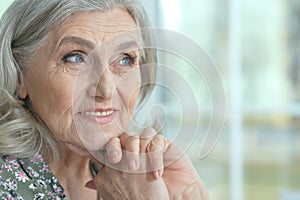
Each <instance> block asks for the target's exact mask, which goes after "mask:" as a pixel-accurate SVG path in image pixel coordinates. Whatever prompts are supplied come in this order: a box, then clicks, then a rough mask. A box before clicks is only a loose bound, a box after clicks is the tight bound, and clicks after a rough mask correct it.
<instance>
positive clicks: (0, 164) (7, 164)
mask: <svg viewBox="0 0 300 200" xmlns="http://www.w3.org/2000/svg"><path fill="white" fill-rule="evenodd" d="M22 171H23V170H22V168H21V166H20V165H19V163H18V161H17V159H16V158H14V157H10V156H3V155H0V197H1V198H5V199H23V198H22V197H21V196H20V195H19V194H18V189H19V188H18V180H20V181H22V180H23V181H25V182H26V180H27V179H28V178H27V177H26V176H22ZM22 177H23V178H22Z"/></svg>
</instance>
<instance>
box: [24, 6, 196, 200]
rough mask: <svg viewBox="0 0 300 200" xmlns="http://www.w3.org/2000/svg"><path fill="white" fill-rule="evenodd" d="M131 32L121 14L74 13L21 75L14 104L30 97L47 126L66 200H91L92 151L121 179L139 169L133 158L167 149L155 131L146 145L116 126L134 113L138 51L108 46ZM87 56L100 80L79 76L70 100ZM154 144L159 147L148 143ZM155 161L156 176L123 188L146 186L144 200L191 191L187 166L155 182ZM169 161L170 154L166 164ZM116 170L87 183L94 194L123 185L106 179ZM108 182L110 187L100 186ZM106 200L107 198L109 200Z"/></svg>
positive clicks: (86, 64)
mask: <svg viewBox="0 0 300 200" xmlns="http://www.w3.org/2000/svg"><path fill="white" fill-rule="evenodd" d="M136 28H137V26H136V24H135V22H134V20H133V19H132V18H131V16H130V15H129V14H128V12H127V11H125V10H124V9H114V10H112V11H108V12H104V13H103V12H98V11H93V12H82V13H77V14H74V15H72V16H71V17H69V18H68V19H67V20H66V21H65V22H64V23H62V24H60V25H59V26H57V27H55V28H54V29H53V30H52V31H51V32H50V37H49V39H48V40H47V41H45V42H43V43H42V44H41V46H40V47H39V48H38V50H37V52H36V53H35V54H34V56H33V58H32V60H31V61H30V63H29V65H28V66H27V68H26V69H24V70H23V77H22V78H21V83H20V85H19V88H18V93H19V96H20V98H26V97H29V99H30V101H31V104H32V107H33V109H34V110H35V112H36V113H37V114H38V115H39V117H40V118H41V119H42V120H43V122H44V123H45V124H46V125H47V127H48V128H49V130H50V131H51V133H52V134H53V137H54V138H55V139H56V140H58V141H59V142H60V143H62V144H63V146H64V147H65V148H64V153H65V155H67V156H64V157H63V158H64V159H63V160H61V161H60V162H56V163H54V162H53V161H52V159H51V158H50V157H49V158H46V161H47V163H48V164H49V166H50V169H51V170H52V172H53V174H54V175H55V176H56V177H57V179H58V181H59V182H60V183H61V185H62V186H63V188H64V189H65V194H66V195H67V197H68V199H76V200H77V199H78V200H80V199H82V200H85V199H97V198H98V197H97V192H96V190H94V189H90V188H89V187H87V183H90V181H91V180H93V176H92V174H91V172H90V168H89V160H90V159H91V158H92V157H93V156H91V154H90V153H91V152H93V151H98V152H99V151H101V152H104V154H105V155H104V157H106V158H107V159H108V161H109V163H112V164H114V166H118V165H121V164H122V166H121V167H118V168H116V169H119V170H123V169H124V170H125V171H127V172H124V173H129V171H130V172H134V171H136V170H137V169H138V168H139V167H140V162H139V157H138V153H139V152H144V153H149V152H157V151H159V150H160V152H161V153H163V152H165V154H164V155H166V156H168V154H167V153H166V152H168V149H170V148H169V146H170V143H169V142H168V141H167V140H165V139H164V138H163V137H158V136H156V133H155V132H153V133H151V134H150V135H148V136H147V139H142V138H139V137H134V136H130V135H129V134H127V133H125V132H124V129H126V128H124V129H122V128H120V127H119V125H120V124H121V125H122V126H124V127H126V126H127V125H128V124H127V123H129V121H130V120H129V119H127V118H130V115H131V114H132V112H133V109H134V106H135V104H136V99H137V96H138V93H139V88H140V85H141V78H140V73H139V65H138V63H139V61H138V59H139V52H138V51H137V50H135V49H136V48H137V47H136V46H134V44H132V45H133V46H132V47H128V48H126V49H122V50H121V51H119V50H118V51H114V49H118V47H119V46H118V45H120V44H118V43H116V44H115V43H114V42H112V43H110V42H109V40H110V39H111V38H113V37H115V36H117V35H119V34H120V33H124V32H127V31H131V30H134V29H136ZM112 41H113V40H112ZM122 41H123V40H121V42H122ZM123 42H124V43H126V42H128V41H123ZM104 43H109V51H108V50H106V51H101V50H99V52H98V48H96V47H97V46H99V44H104ZM94 52H96V53H94ZM91 54H93V55H95V56H96V57H95V59H96V60H97V62H96V63H97V67H99V68H97V69H98V70H100V71H101V73H99V74H97V73H96V75H99V76H98V77H99V78H97V79H95V80H93V79H90V78H91V77H92V75H93V72H91V73H90V75H91V76H90V77H84V76H83V79H82V80H83V82H82V83H80V86H81V87H79V88H78V89H77V88H76V89H77V90H78V91H76V93H77V94H80V95H74V93H73V91H74V90H73V88H74V84H75V81H76V78H78V73H79V72H80V71H81V69H85V68H88V67H90V66H89V64H90V62H89V56H88V55H91ZM87 74H89V73H87ZM79 76H80V75H79ZM85 78H86V79H85ZM98 79H99V80H98ZM87 80H89V81H87ZM90 80H92V81H90ZM122 82H123V83H122ZM124 83H126V84H124ZM125 85H126V87H125ZM104 111H106V112H104ZM100 112H102V114H100ZM76 123H77V124H76ZM78 124H79V125H78ZM81 125H86V127H87V128H86V129H84V127H85V126H83V128H82V126H81ZM95 127H96V130H101V131H100V133H101V134H100V133H99V132H97V131H95V132H93V130H92V129H95ZM85 130H86V131H85ZM90 130H92V131H90ZM146 132H147V131H146ZM84 136H88V137H86V138H87V139H86V140H85V139H84V138H85V137H84ZM156 140H157V141H163V142H155V141H156ZM153 144H156V145H153ZM150 147H151V148H150ZM121 149H123V150H125V151H123V152H125V154H126V155H124V153H122V151H121ZM102 150H104V151H102ZM61 153H62V154H63V152H61ZM155 156H157V159H156V158H152V160H153V162H152V163H151V165H152V167H151V169H155V170H154V171H153V172H152V174H151V175H152V176H149V175H147V174H146V175H145V174H144V175H140V176H139V177H138V178H135V179H134V177H136V176H130V175H129V176H128V177H129V179H126V181H127V182H126V184H131V185H132V186H137V187H136V189H137V190H136V191H139V190H138V188H139V187H138V186H141V185H143V186H146V187H144V188H147V192H148V194H149V195H151V199H161V196H163V198H164V199H165V195H166V194H168V191H169V193H170V194H171V195H173V196H174V195H175V194H174V193H175V192H177V191H176V190H178V188H185V186H187V185H189V184H192V182H190V181H189V180H191V181H196V182H197V181H199V179H198V176H197V173H196V172H195V170H194V169H193V167H192V165H190V164H189V163H187V164H186V166H185V163H180V164H178V165H175V166H174V165H173V168H172V167H171V168H165V169H164V170H165V175H164V179H159V178H160V177H161V175H162V172H163V171H162V157H161V154H155ZM125 157H126V159H125ZM171 158H172V155H171V154H170V155H169V159H171ZM181 160H182V159H181ZM100 162H101V160H100ZM124 162H126V167H125V168H124ZM102 164H103V162H102ZM111 166H112V165H111ZM184 168H186V169H184ZM187 169H188V170H189V171H187ZM128 170H129V171H128ZM115 171H116V170H115V169H112V168H111V167H106V166H105V167H104V170H101V173H99V174H98V175H97V177H96V178H95V179H94V180H95V181H94V182H95V185H97V188H98V190H99V191H100V193H101V191H102V193H103V194H104V193H105V191H108V192H109V191H114V190H118V188H114V187H115V186H116V185H115V184H113V183H114V182H117V183H118V184H120V185H124V184H125V182H124V183H122V181H125V180H122V179H111V177H116V176H113V175H112V174H111V173H114V174H115ZM181 172H183V174H181ZM118 173H122V172H118ZM178 174H180V177H178ZM183 176H184V177H185V176H187V179H185V178H184V181H182V180H181V177H183ZM146 177H148V178H146ZM149 177H151V178H150V179H149ZM176 177H177V178H176ZM191 177H194V178H192V179H191ZM107 179H110V180H111V181H110V183H112V184H106V183H107ZM162 180H163V181H162ZM173 181H177V182H178V184H177V183H175V182H173ZM101 183H105V184H101ZM173 185H174V187H173ZM92 188H93V187H92ZM123 189H124V190H123ZM167 189H168V191H167ZM119 190H120V191H124V194H123V195H124V196H128V197H130V198H131V199H137V197H136V196H132V195H134V194H130V191H128V188H127V189H126V188H119ZM158 190H159V191H158ZM125 193H126V194H125ZM106 195H109V194H106ZM130 195H131V196H130ZM155 195H156V196H155ZM106 197H107V198H108V199H110V198H111V197H112V196H106ZM148 198H149V197H148ZM148 198H146V197H145V199H148ZM139 199H140V198H139Z"/></svg>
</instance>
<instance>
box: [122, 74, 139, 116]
mask: <svg viewBox="0 0 300 200" xmlns="http://www.w3.org/2000/svg"><path fill="white" fill-rule="evenodd" d="M140 87H141V76H140V71H139V70H138V69H136V70H133V71H131V72H129V73H128V74H126V75H124V76H123V77H122V78H121V79H120V81H119V82H118V84H117V91H118V93H119V95H120V97H121V100H122V101H123V105H126V107H127V109H128V111H129V113H130V114H132V112H133V108H134V106H135V103H136V100H137V97H138V95H139V92H140Z"/></svg>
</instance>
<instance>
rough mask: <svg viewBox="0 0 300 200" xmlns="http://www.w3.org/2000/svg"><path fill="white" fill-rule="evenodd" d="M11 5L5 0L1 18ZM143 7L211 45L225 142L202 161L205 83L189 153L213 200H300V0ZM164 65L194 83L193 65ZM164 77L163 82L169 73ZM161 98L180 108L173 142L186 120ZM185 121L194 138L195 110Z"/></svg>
mask: <svg viewBox="0 0 300 200" xmlns="http://www.w3.org/2000/svg"><path fill="white" fill-rule="evenodd" d="M11 2H12V0H3V1H1V3H0V14H2V12H3V11H4V10H5V8H6V7H7V6H8V5H9V4H10V3H11ZM142 2H143V3H144V5H145V7H146V10H147V11H148V13H149V15H150V17H151V21H152V24H153V25H154V26H155V27H161V28H165V29H169V30H173V31H176V32H178V33H181V34H184V35H186V36H187V37H189V38H190V39H191V40H193V41H195V42H197V43H198V44H199V45H200V46H201V47H203V49H205V50H206V51H207V53H208V55H209V56H210V58H211V59H212V60H213V62H214V63H215V64H216V66H217V69H218V70H219V73H220V76H221V78H222V81H223V84H224V88H225V93H226V118H225V124H224V127H223V129H222V135H221V137H220V139H219V141H218V143H217V145H216V146H215V148H214V149H213V151H212V152H211V153H210V154H209V155H208V156H206V157H205V158H204V159H199V150H200V148H199V147H200V145H201V144H202V142H203V139H204V137H203V135H204V132H205V130H206V129H207V127H208V124H209V121H210V117H211V98H210V94H209V91H208V89H207V88H206V87H205V84H204V83H203V82H201V81H200V82H199V84H198V83H197V81H196V80H195V84H192V87H193V88H194V92H195V95H196V96H197V98H196V99H197V100H198V99H199V101H200V102H199V107H200V127H199V130H198V134H199V135H200V137H196V138H195V139H194V140H193V142H192V144H191V146H189V148H187V149H186V150H187V154H188V155H189V157H190V158H191V159H192V161H193V163H194V165H195V167H196V169H197V171H198V173H199V175H200V176H201V178H202V179H203V182H204V183H205V185H206V186H207V189H208V191H209V193H210V196H211V199H212V200H299V199H300V133H299V130H300V102H299V100H300V1H299V0H142ZM160 61H161V62H162V63H168V65H170V66H172V65H173V64H174V68H176V67H177V68H178V72H179V73H184V74H185V75H184V78H185V79H186V80H189V81H191V82H192V83H193V79H195V77H193V76H192V75H193V72H192V71H190V70H192V68H191V67H189V64H188V63H186V62H182V61H180V59H179V60H178V58H174V56H173V57H172V56H171V55H165V54H161V55H160ZM175 62H176V63H175ZM185 65H186V67H185ZM163 73H164V72H162V74H160V75H159V77H160V78H161V79H162V78H163V77H164V76H166V75H167V74H163ZM183 92H184V91H183ZM198 97H199V98H198ZM155 98H156V99H157V100H159V101H160V102H161V103H162V104H163V105H167V108H166V109H167V110H175V111H174V113H173V115H168V127H167V128H166V133H165V134H166V135H167V136H168V137H170V138H172V137H174V136H172V131H173V130H172V127H175V126H176V125H177V124H178V121H180V119H178V118H179V115H178V116H177V115H176V108H175V107H176V106H175V107H174V104H172V100H170V99H169V98H168V96H167V94H166V93H164V92H162V91H160V92H159V91H158V92H157V93H156V94H155ZM190 102H191V100H190V97H189V96H186V99H185V100H184V102H181V103H182V104H185V105H187V107H188V110H190V111H192V110H193V109H195V104H193V103H190ZM185 117H186V120H184V123H182V124H180V125H181V126H182V127H183V130H184V131H186V133H188V131H189V130H194V127H193V126H194V125H195V124H196V123H197V122H198V121H197V120H199V119H198V117H197V116H196V117H195V116H193V114H192V113H191V115H190V116H185ZM170 127H171V128H170ZM202 131H203V132H202Z"/></svg>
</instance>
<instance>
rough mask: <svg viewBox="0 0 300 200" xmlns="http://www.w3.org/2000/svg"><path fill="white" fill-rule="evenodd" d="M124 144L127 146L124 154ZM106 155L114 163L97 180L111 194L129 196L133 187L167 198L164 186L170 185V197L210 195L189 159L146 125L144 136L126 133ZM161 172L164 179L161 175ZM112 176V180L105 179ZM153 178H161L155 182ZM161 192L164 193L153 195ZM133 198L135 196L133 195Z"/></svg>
mask: <svg viewBox="0 0 300 200" xmlns="http://www.w3.org/2000/svg"><path fill="white" fill-rule="evenodd" d="M121 148H123V149H125V150H126V151H125V152H123V154H122V152H121ZM116 152H117V153H116ZM143 153H146V154H143ZM122 155H126V156H122ZM145 155H147V156H145ZM103 158H106V159H104V160H106V161H105V163H104V164H105V165H109V166H110V167H107V166H106V167H104V168H103V170H102V171H101V172H100V173H99V175H97V177H96V178H95V180H94V182H95V184H96V187H97V189H98V190H99V191H100V192H102V193H103V194H105V195H106V196H107V197H108V198H110V197H111V198H112V197H113V196H112V195H114V194H120V193H121V194H122V195H123V196H126V197H129V196H130V195H129V193H131V192H132V191H134V192H133V193H131V195H133V194H135V193H139V191H140V192H142V193H143V199H147V198H151V199H159V198H162V196H164V197H163V199H166V197H165V189H163V188H164V187H165V186H166V187H167V189H168V193H169V197H170V199H176V200H177V199H178V200H181V199H182V200H187V199H189V200H190V199H191V200H193V199H197V200H201V199H205V200H206V199H208V195H207V192H206V190H205V188H204V186H203V184H202V182H201V180H200V178H199V176H198V174H197V172H196V171H195V169H194V167H193V166H192V164H191V162H190V161H189V159H188V158H187V157H186V156H185V155H183V154H182V153H181V152H180V151H178V149H176V148H175V147H174V145H173V144H172V143H171V142H170V141H168V140H167V139H166V138H164V137H163V136H161V135H157V134H156V133H155V132H154V130H153V129H146V130H145V131H144V132H143V133H142V134H141V136H140V137H134V136H129V135H127V134H122V135H121V136H120V137H119V138H118V139H114V140H112V141H111V142H110V143H109V144H108V145H107V148H106V156H103ZM103 158H102V160H103ZM112 163H114V164H112ZM149 171H152V176H153V177H152V179H149V173H147V172H149ZM132 172H139V173H140V174H132ZM162 175H163V176H162ZM161 176H162V178H163V179H159V178H160V177H161ZM108 177H110V178H109V180H110V182H109V183H110V184H107V182H106V181H105V180H108ZM125 177H126V178H125ZM153 178H155V179H158V180H157V181H156V182H155V180H154V179H153ZM162 180H163V183H162V182H161V181H162ZM103 181H104V182H103ZM149 181H150V182H149ZM151 181H152V182H151ZM154 183H155V184H154ZM143 186H146V187H143ZM148 186H150V187H148ZM113 188H115V190H116V191H115V192H113V193H114V194H113V193H112V192H111V191H114V189H113ZM159 188H160V189H161V190H162V191H160V190H159ZM156 189H158V190H157V191H156ZM146 190H148V191H146ZM160 193H161V194H162V195H161V196H158V197H155V196H153V195H157V194H160ZM128 195H129V196H128ZM147 195H150V196H147ZM135 196H136V195H135ZM130 198H131V199H135V197H133V196H130ZM137 199H141V198H137Z"/></svg>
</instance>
